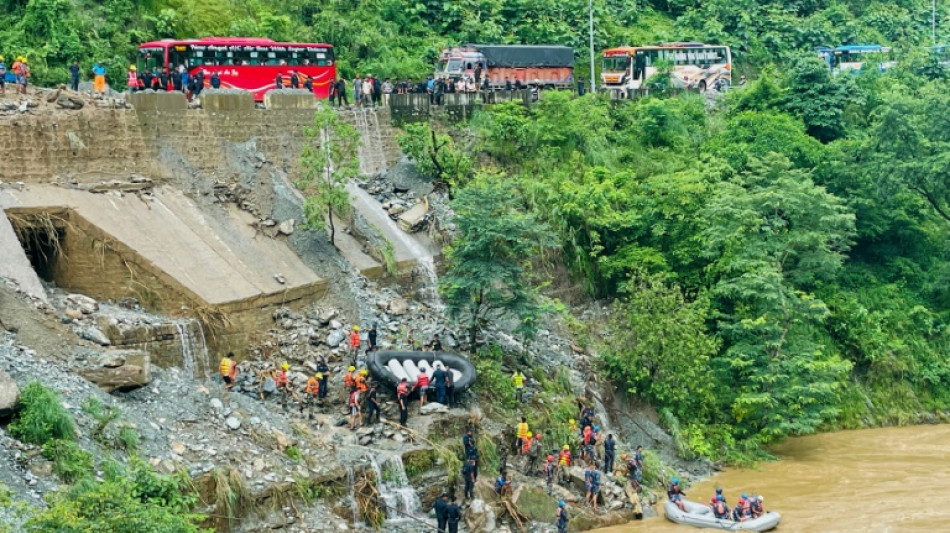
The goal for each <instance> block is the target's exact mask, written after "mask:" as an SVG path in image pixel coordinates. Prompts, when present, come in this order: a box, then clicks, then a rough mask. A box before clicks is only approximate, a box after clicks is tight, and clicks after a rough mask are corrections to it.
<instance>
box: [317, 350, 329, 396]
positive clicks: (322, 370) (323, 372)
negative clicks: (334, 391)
mask: <svg viewBox="0 0 950 533" xmlns="http://www.w3.org/2000/svg"><path fill="white" fill-rule="evenodd" d="M317 372H318V373H319V374H320V399H321V400H322V399H324V398H326V397H327V377H329V375H330V367H329V366H327V360H326V358H323V357H321V358H320V362H319V363H317Z"/></svg>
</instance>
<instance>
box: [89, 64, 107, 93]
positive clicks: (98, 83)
mask: <svg viewBox="0 0 950 533" xmlns="http://www.w3.org/2000/svg"><path fill="white" fill-rule="evenodd" d="M92 92H93V93H95V94H97V95H103V94H105V93H106V67H104V66H103V65H102V62H101V61H96V64H95V65H93V66H92Z"/></svg>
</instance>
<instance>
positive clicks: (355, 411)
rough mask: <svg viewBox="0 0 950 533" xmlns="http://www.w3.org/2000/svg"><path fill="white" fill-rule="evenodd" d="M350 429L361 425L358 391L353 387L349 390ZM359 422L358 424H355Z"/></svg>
mask: <svg viewBox="0 0 950 533" xmlns="http://www.w3.org/2000/svg"><path fill="white" fill-rule="evenodd" d="M349 406H350V430H351V431H353V430H355V429H356V428H357V427H362V426H363V413H362V412H361V411H360V391H359V389H353V390H352V391H351V392H350V401H349ZM357 424H359V426H357Z"/></svg>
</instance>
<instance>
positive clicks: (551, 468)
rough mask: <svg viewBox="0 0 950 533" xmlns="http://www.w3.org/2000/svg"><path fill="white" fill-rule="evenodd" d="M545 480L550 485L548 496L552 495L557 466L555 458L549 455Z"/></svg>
mask: <svg viewBox="0 0 950 533" xmlns="http://www.w3.org/2000/svg"><path fill="white" fill-rule="evenodd" d="M543 470H544V480H545V481H546V482H547V484H548V496H550V495H551V493H552V491H553V485H554V473H555V472H556V471H557V465H556V464H555V463H554V456H553V455H549V456H548V460H547V461H546V462H545V463H544V468H543Z"/></svg>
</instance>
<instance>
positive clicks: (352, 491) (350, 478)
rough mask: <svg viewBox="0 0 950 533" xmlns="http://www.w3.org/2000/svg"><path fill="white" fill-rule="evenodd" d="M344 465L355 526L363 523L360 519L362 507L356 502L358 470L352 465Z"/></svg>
mask: <svg viewBox="0 0 950 533" xmlns="http://www.w3.org/2000/svg"><path fill="white" fill-rule="evenodd" d="M344 466H345V467H346V488H347V490H348V491H349V498H350V512H351V513H352V514H353V526H354V527H356V526H359V525H360V524H362V521H361V520H360V507H359V505H357V503H356V472H355V471H354V470H353V467H352V466H350V465H344Z"/></svg>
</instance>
